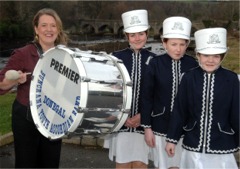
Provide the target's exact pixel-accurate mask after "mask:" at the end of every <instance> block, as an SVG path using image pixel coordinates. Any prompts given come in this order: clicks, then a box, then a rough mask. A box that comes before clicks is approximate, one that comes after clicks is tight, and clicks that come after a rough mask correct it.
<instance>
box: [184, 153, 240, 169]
mask: <svg viewBox="0 0 240 169" xmlns="http://www.w3.org/2000/svg"><path fill="white" fill-rule="evenodd" d="M180 168H181V169H238V166H237V162H236V159H235V157H234V155H233V154H205V153H197V152H192V151H188V150H185V149H183V152H182V159H181V164H180Z"/></svg>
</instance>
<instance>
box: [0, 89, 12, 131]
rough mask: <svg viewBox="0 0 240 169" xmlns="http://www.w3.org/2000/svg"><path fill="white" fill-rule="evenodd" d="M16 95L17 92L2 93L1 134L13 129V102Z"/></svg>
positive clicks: (0, 102) (0, 100) (0, 106)
mask: <svg viewBox="0 0 240 169" xmlns="http://www.w3.org/2000/svg"><path fill="white" fill-rule="evenodd" d="M15 97H16V94H15V93H8V94H5V95H0V135H4V134H6V133H8V132H10V131H12V128H11V124H12V121H11V119H12V103H13V100H14V99H15Z"/></svg>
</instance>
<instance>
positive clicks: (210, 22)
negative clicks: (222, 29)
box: [202, 20, 214, 28]
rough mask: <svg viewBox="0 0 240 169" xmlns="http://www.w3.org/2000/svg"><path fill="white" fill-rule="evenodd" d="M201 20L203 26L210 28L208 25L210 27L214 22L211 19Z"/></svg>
mask: <svg viewBox="0 0 240 169" xmlns="http://www.w3.org/2000/svg"><path fill="white" fill-rule="evenodd" d="M202 22H203V24H204V26H205V28H210V27H212V26H213V24H214V21H213V20H203V21H202Z"/></svg>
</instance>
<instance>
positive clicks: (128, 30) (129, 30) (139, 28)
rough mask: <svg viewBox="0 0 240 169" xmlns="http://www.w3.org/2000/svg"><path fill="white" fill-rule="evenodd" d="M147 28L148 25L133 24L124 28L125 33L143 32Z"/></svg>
mask: <svg viewBox="0 0 240 169" xmlns="http://www.w3.org/2000/svg"><path fill="white" fill-rule="evenodd" d="M148 29H149V26H133V27H130V28H126V29H124V32H126V33H137V32H144V31H146V30H148Z"/></svg>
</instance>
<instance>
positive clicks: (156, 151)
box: [150, 135, 183, 169]
mask: <svg viewBox="0 0 240 169" xmlns="http://www.w3.org/2000/svg"><path fill="white" fill-rule="evenodd" d="M155 139H156V147H154V148H151V150H150V151H151V154H150V157H151V160H153V163H154V166H155V167H156V168H160V169H168V168H170V167H179V166H180V160H181V153H182V150H183V148H182V138H181V139H180V140H179V142H178V144H177V145H176V146H175V155H174V156H173V157H169V156H168V155H167V152H166V151H165V147H166V144H167V142H166V137H162V136H156V135H155Z"/></svg>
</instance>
